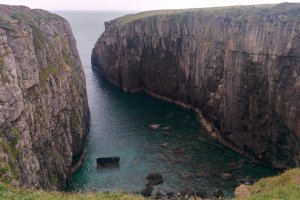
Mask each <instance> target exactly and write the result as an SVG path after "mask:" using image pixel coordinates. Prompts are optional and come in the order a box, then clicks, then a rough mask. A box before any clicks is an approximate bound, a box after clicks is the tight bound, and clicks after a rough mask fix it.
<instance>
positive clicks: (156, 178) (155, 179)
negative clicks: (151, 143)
mask: <svg viewBox="0 0 300 200" xmlns="http://www.w3.org/2000/svg"><path fill="white" fill-rule="evenodd" d="M146 179H147V180H148V184H147V185H157V184H160V183H162V182H163V177H162V175H161V174H160V173H152V174H149V175H148V176H147V177H146Z"/></svg>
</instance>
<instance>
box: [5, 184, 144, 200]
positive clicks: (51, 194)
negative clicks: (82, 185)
mask: <svg viewBox="0 0 300 200" xmlns="http://www.w3.org/2000/svg"><path fill="white" fill-rule="evenodd" d="M0 199H1V200H13V199H16V200H21V199H28V200H29V199H43V200H48V199H49V200H50V199H51V200H56V199H59V200H77V199H89V200H94V199H103V200H105V199H120V200H121V199H122V200H123V199H124V200H142V199H144V198H142V197H141V196H135V195H130V194H126V193H122V192H118V193H106V192H103V193H98V192H90V193H72V194H71V193H68V194H67V193H64V192H56V191H42V190H35V191H34V190H29V189H16V188H13V187H11V186H7V185H5V184H2V183H0Z"/></svg>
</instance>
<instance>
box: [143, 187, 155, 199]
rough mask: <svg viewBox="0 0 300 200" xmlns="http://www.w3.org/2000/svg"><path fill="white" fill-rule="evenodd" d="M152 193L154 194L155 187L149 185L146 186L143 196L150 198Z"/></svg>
mask: <svg viewBox="0 0 300 200" xmlns="http://www.w3.org/2000/svg"><path fill="white" fill-rule="evenodd" d="M152 192H153V186H151V185H148V186H146V187H145V188H144V189H142V191H141V194H142V195H143V196H144V197H150V196H151V194H152Z"/></svg>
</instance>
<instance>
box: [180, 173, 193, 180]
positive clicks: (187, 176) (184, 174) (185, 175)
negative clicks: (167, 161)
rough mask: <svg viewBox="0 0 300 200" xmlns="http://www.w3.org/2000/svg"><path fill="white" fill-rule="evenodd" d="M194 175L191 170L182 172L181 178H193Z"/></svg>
mask: <svg viewBox="0 0 300 200" xmlns="http://www.w3.org/2000/svg"><path fill="white" fill-rule="evenodd" d="M193 176H194V174H193V173H191V172H182V173H180V178H181V179H191V178H192V177H193Z"/></svg>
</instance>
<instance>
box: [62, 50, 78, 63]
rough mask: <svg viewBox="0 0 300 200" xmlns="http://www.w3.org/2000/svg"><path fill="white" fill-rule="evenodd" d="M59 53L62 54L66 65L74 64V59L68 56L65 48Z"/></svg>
mask: <svg viewBox="0 0 300 200" xmlns="http://www.w3.org/2000/svg"><path fill="white" fill-rule="evenodd" d="M61 55H62V59H63V60H64V61H65V62H66V63H67V64H68V65H70V66H72V65H74V64H75V61H74V59H72V58H71V57H70V55H69V54H68V52H67V51H66V50H65V49H63V50H62V54H61Z"/></svg>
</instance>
